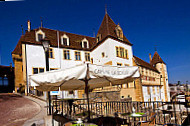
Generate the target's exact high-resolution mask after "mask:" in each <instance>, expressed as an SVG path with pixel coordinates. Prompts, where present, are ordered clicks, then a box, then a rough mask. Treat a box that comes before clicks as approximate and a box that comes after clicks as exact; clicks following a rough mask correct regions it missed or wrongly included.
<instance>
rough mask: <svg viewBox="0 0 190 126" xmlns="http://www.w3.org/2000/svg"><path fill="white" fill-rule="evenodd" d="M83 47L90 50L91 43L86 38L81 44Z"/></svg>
mask: <svg viewBox="0 0 190 126" xmlns="http://www.w3.org/2000/svg"><path fill="white" fill-rule="evenodd" d="M81 47H82V48H89V43H88V40H87V39H86V38H84V39H83V40H82V42H81Z"/></svg>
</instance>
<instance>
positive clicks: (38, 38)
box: [36, 29, 45, 42]
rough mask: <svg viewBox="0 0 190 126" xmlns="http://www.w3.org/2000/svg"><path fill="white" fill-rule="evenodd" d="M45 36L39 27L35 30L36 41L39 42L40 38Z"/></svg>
mask: <svg viewBox="0 0 190 126" xmlns="http://www.w3.org/2000/svg"><path fill="white" fill-rule="evenodd" d="M44 38H45V33H44V32H43V31H42V30H41V29H39V30H38V31H37V32H36V41H37V42H40V41H41V40H42V39H44Z"/></svg>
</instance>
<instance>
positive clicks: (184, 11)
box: [0, 0, 190, 83]
mask: <svg viewBox="0 0 190 126" xmlns="http://www.w3.org/2000/svg"><path fill="white" fill-rule="evenodd" d="M105 4H107V10H108V14H109V15H110V17H111V18H112V19H113V20H114V22H115V23H116V24H117V23H119V24H120V26H121V27H122V29H123V31H124V34H125V36H126V37H127V38H128V39H129V41H130V42H131V43H133V44H134V45H133V53H134V55H136V56H138V57H140V58H142V59H143V60H145V61H147V62H149V56H148V54H149V53H151V54H152V55H153V54H154V51H155V45H156V47H157V51H158V53H159V55H160V56H161V57H162V59H163V60H164V61H165V62H166V64H167V67H168V72H169V82H172V83H174V82H177V81H182V83H185V81H187V80H188V81H190V63H189V62H190V53H189V49H190V42H189V40H190V8H189V6H190V1H189V0H182V1H179V0H54V1H52V0H25V1H19V2H18V1H17V2H0V15H1V16H0V47H1V50H0V53H1V60H2V61H1V65H9V64H10V62H12V58H11V52H12V51H13V49H14V48H15V46H16V44H17V42H18V40H19V38H20V36H21V25H23V28H24V30H27V20H31V24H32V29H33V28H37V27H39V26H40V17H42V18H43V25H44V27H47V28H51V29H57V30H62V31H67V32H71V33H76V34H82V35H88V36H93V29H94V31H95V32H96V33H97V31H98V28H99V26H100V24H101V21H102V19H103V17H104V14H105Z"/></svg>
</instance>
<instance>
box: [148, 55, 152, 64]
mask: <svg viewBox="0 0 190 126" xmlns="http://www.w3.org/2000/svg"><path fill="white" fill-rule="evenodd" d="M149 59H150V63H151V60H152V58H151V54H150V53H149Z"/></svg>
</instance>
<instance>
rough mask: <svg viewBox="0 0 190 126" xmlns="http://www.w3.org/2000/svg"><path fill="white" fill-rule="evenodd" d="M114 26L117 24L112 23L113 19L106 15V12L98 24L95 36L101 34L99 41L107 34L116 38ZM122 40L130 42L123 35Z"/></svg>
mask: <svg viewBox="0 0 190 126" xmlns="http://www.w3.org/2000/svg"><path fill="white" fill-rule="evenodd" d="M116 27H117V25H116V24H115V23H114V21H113V20H112V19H111V17H110V16H109V15H108V13H106V14H105V16H104V18H103V21H102V23H101V25H100V28H99V30H98V33H97V36H98V35H101V39H100V41H101V40H102V39H104V38H106V37H107V36H112V37H114V38H118V37H117V34H116V31H115V29H116ZM123 41H125V42H127V43H130V42H129V40H128V39H127V38H126V37H125V36H124V35H123ZM130 44H131V43H130Z"/></svg>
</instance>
